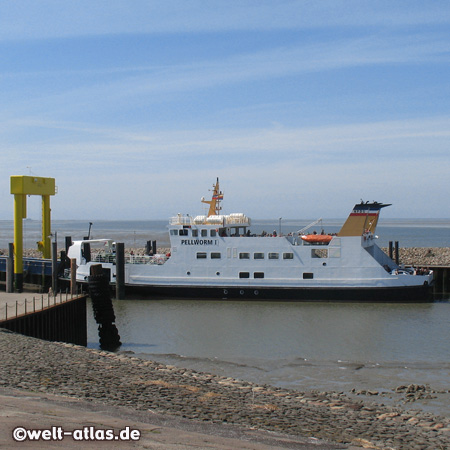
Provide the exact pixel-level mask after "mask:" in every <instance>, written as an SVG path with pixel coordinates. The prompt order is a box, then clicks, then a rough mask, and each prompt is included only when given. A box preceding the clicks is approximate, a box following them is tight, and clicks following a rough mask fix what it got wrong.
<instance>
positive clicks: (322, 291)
mask: <svg viewBox="0 0 450 450" xmlns="http://www.w3.org/2000/svg"><path fill="white" fill-rule="evenodd" d="M126 292H127V298H135V299H152V298H153V299H189V300H192V299H198V300H201V299H204V300H245V301H249V300H253V301H290V302H358V303H365V302H371V303H429V302H432V301H433V296H432V286H430V285H423V286H402V287H323V288H320V287H314V288H312V287H311V288H307V287H302V288H282V287H249V286H241V287H226V286H223V287H217V286H189V287H188V286H174V285H166V286H161V285H158V286H156V285H134V284H133V285H126Z"/></svg>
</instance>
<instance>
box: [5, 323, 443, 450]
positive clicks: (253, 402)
mask: <svg viewBox="0 0 450 450" xmlns="http://www.w3.org/2000/svg"><path fill="white" fill-rule="evenodd" d="M0 350H1V352H2V364H0V380H1V382H0V384H1V385H2V387H4V388H5V387H11V388H20V389H24V390H30V391H39V392H48V393H52V394H56V395H64V396H70V397H73V398H79V399H83V400H85V401H92V402H97V403H98V402H101V403H104V404H109V405H116V406H128V407H133V408H134V409H136V410H144V411H148V410H151V411H153V412H155V413H160V414H171V415H176V416H179V417H183V418H186V419H193V420H197V421H209V422H214V423H227V424H236V425H240V426H244V427H248V428H256V429H264V430H269V431H277V432H285V433H287V434H291V435H292V434H296V435H299V436H304V437H314V438H318V439H325V440H328V441H331V442H335V443H344V444H354V445H361V444H362V443H363V442H364V445H366V446H367V448H378V449H382V450H384V449H389V448H392V449H395V450H406V449H407V450H416V449H417V450H421V449H444V448H450V418H448V417H442V416H433V415H432V414H430V413H423V412H420V411H409V410H408V411H405V410H402V409H400V408H398V407H392V406H382V405H379V404H373V403H370V402H364V401H363V400H361V399H359V398H358V399H353V398H350V397H348V396H346V395H345V394H344V393H342V392H297V391H292V390H288V389H282V388H275V387H272V386H268V385H257V384H254V383H249V382H245V381H242V380H235V379H232V378H229V377H221V376H217V375H212V374H206V373H200V372H196V371H194V370H186V369H182V368H178V367H175V366H167V365H164V364H161V363H157V362H153V361H142V360H140V359H139V358H136V357H133V356H130V355H127V354H119V355H118V354H115V353H108V352H105V351H99V350H95V349H86V348H84V347H80V346H73V345H67V344H63V343H58V342H46V341H41V340H38V339H34V338H30V337H26V336H22V335H19V334H14V333H9V332H4V330H1V329H0ZM397 389H399V391H401V392H404V391H405V392H406V391H408V390H411V392H410V393H413V394H414V393H420V394H422V393H424V392H427V391H429V390H430V389H429V388H428V387H427V386H424V390H422V387H421V386H420V385H417V387H416V386H415V385H413V386H412V387H410V386H399V388H397ZM370 446H371V447H370Z"/></svg>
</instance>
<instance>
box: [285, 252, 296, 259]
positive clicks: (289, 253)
mask: <svg viewBox="0 0 450 450" xmlns="http://www.w3.org/2000/svg"><path fill="white" fill-rule="evenodd" d="M283 259H288V260H293V259H294V253H292V252H285V253H283Z"/></svg>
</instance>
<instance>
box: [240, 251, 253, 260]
mask: <svg viewBox="0 0 450 450" xmlns="http://www.w3.org/2000/svg"><path fill="white" fill-rule="evenodd" d="M239 259H250V253H249V252H239Z"/></svg>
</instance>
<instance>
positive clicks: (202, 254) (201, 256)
mask: <svg viewBox="0 0 450 450" xmlns="http://www.w3.org/2000/svg"><path fill="white" fill-rule="evenodd" d="M267 257H268V258H269V259H280V254H279V253H274V252H271V253H268V255H267ZM282 257H283V259H294V254H293V253H289V252H288V253H283V256H282ZM207 258H208V253H207V252H197V259H207ZM210 258H211V259H221V258H222V254H221V253H220V252H211V253H210ZM264 258H265V255H264V253H253V259H264ZM239 259H250V253H247V252H241V253H239Z"/></svg>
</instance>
